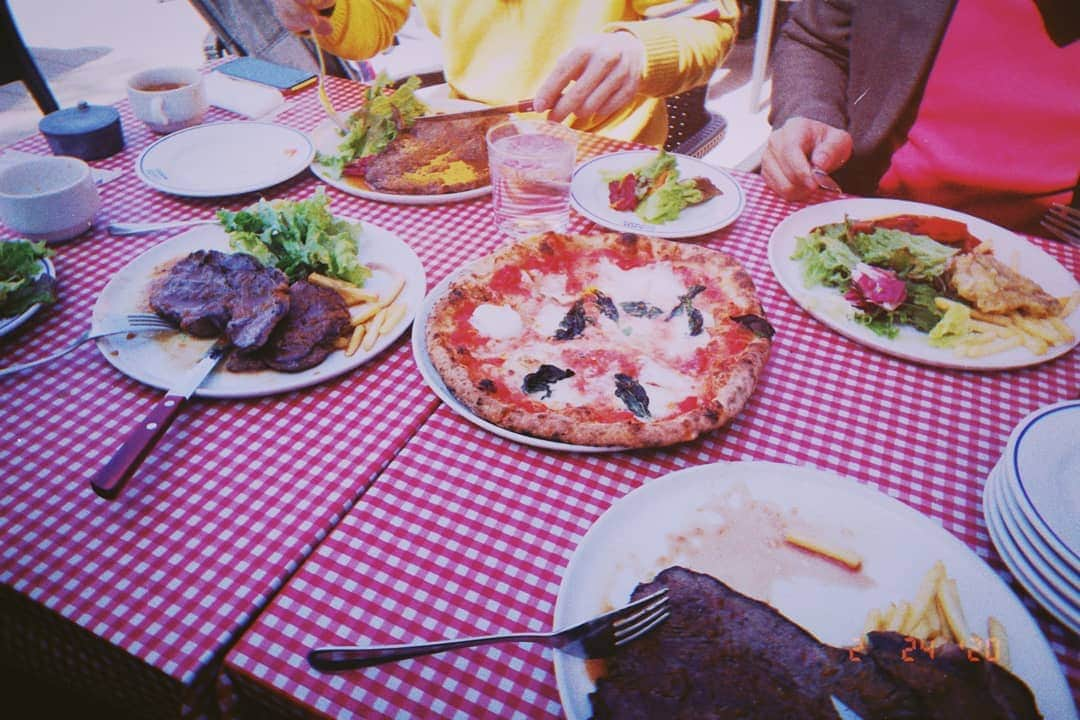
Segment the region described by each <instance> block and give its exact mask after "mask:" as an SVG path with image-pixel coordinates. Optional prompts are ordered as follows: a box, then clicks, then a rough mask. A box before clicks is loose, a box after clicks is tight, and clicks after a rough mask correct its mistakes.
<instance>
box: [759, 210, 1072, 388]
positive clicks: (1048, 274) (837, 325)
mask: <svg viewBox="0 0 1080 720" xmlns="http://www.w3.org/2000/svg"><path fill="white" fill-rule="evenodd" d="M902 213H912V214H917V215H932V216H935V217H942V218H950V219H953V220H959V221H961V222H965V223H967V226H968V230H970V231H971V234H972V235H974V236H975V237H977V238H979V239H980V240H983V241H984V242H987V243H989V244H990V245H991V246H992V247H993V248H994V254H995V255H996V256H997V257H998V258H999V259H1000V260H1001V261H1002V262H1004V263H1006V264H1007V265H1010V266H1012V267H1013V268H1015V269H1016V270H1018V271H1019V272H1021V273H1023V274H1024V275H1026V276H1027V277H1029V278H1031V279H1032V280H1034V281H1035V282H1037V283H1039V284H1040V285H1041V286H1042V287H1043V289H1044V290H1046V291H1047V292H1048V293H1050V294H1051V295H1054V296H1055V297H1062V296H1066V295H1069V294H1071V293H1073V292H1076V290H1077V288H1078V287H1080V285H1078V283H1077V282H1076V278H1074V277H1073V276H1072V273H1070V272H1069V271H1068V270H1066V269H1065V268H1064V267H1063V266H1062V265H1061V263H1059V262H1058V261H1057V260H1055V259H1054V258H1052V257H1050V255H1048V254H1046V253H1045V252H1043V251H1042V250H1041V249H1040V248H1038V247H1036V246H1035V245H1033V244H1031V243H1030V242H1028V241H1027V240H1024V239H1023V238H1021V237H1020V236H1018V235H1016V234H1015V233H1013V232H1011V231H1009V230H1006V229H1005V228H1002V227H999V226H997V225H994V224H993V223H989V222H987V221H985V220H981V219H979V218H976V217H973V216H971V215H967V214H965V213H961V212H957V211H955V210H949V209H947V208H941V207H936V206H934V205H926V204H923V203H916V202H907V201H903V200H888V199H879V198H853V199H849V200H834V201H832V202H827V203H822V204H820V205H811V206H810V207H807V208H805V209H803V210H800V211H798V212H796V213H794V214H792V215H790V216H789V217H787V218H786V219H784V221H783V222H781V223H780V224H779V225H777V226H776V228H775V229H774V230H773V233H772V236H771V237H770V238H769V264H770V265H771V266H772V270H773V273H774V274H775V275H776V279H777V280H779V281H780V284H781V285H782V286H783V288H784V290H786V291H787V293H788V294H789V295H791V297H792V298H794V300H795V302H797V303H798V304H799V305H801V306H802V308H803V309H804V310H806V311H807V312H808V313H810V314H811V315H813V316H814V317H815V318H817V319H818V320H820V321H821V322H823V323H824V324H825V325H827V326H828V327H830V328H832V329H833V330H835V331H836V332H838V333H840V334H841V335H844V336H845V337H847V338H850V339H851V340H854V341H855V342H858V343H861V344H863V345H866V346H868V347H871V348H874V349H875V350H879V351H880V352H883V353H886V354H888V355H893V356H895V357H898V358H902V359H904V360H913V361H915V362H919V363H924V364H926V365H932V366H936V367H944V368H957V369H962V370H1002V369H1006V368H1017V367H1025V366H1028V365H1037V364H1039V363H1043V362H1046V361H1047V360H1052V359H1053V358H1056V357H1059V356H1061V355H1064V354H1065V353H1067V352H1069V350H1070V349H1072V348H1073V347H1074V346H1075V345H1076V343H1077V342H1078V340H1074V341H1073V342H1072V343H1070V344H1066V345H1059V346H1057V347H1055V348H1051V349H1050V350H1049V351H1048V352H1047V353H1045V354H1044V355H1036V354H1034V353H1032V352H1031V351H1030V350H1028V349H1027V348H1024V347H1017V348H1013V349H1011V350H1006V351H1004V352H1001V353H997V354H994V355H987V356H984V357H981V358H967V357H963V356H961V355H959V354H957V353H956V352H955V351H954V350H953V349H951V348H938V347H933V346H932V345H930V342H929V339H928V337H927V335H926V333H922V332H919V331H918V330H915V329H914V328H911V327H906V326H905V327H901V328H900V334H899V335H898V336H897V337H895V338H886V337H882V336H880V335H878V334H876V333H874V331H873V330H871V329H870V328H868V327H866V326H865V325H862V324H860V323H858V322H856V321H855V320H854V318H853V315H854V308H853V307H852V305H851V303H849V302H848V301H847V300H845V299H844V297H843V295H841V293H840V292H838V291H837V290H836V289H835V288H829V287H824V286H820V287H807V286H806V283H805V282H804V280H803V268H802V263H801V261H798V260H792V259H791V256H792V255H793V254H794V253H795V243H796V239H797V238H799V237H801V236H804V235H807V234H808V233H809V232H810V231H811V230H813V229H814V228H816V227H818V226H820V225H825V224H827V223H835V222H843V220H844V218H845V217H850V218H852V219H857V220H868V219H872V218H878V217H885V216H888V215H898V214H902ZM1065 322H1066V323H1067V324H1068V325H1069V327H1070V328H1071V329H1072V332H1073V334H1074V335H1075V336H1077V338H1080V311H1074V312H1073V313H1072V314H1071V315H1070V316H1069V317H1068V318H1066V320H1065Z"/></svg>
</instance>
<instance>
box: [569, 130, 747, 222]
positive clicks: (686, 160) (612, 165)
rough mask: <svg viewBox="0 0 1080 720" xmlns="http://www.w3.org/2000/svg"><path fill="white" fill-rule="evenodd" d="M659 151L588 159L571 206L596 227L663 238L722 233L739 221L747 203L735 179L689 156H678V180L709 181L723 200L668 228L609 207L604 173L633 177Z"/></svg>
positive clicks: (577, 176) (693, 209)
mask: <svg viewBox="0 0 1080 720" xmlns="http://www.w3.org/2000/svg"><path fill="white" fill-rule="evenodd" d="M657 152H658V151H656V150H626V151H623V152H616V153H609V154H607V155H601V156H599V157H595V158H593V159H592V160H587V161H586V162H583V163H582V164H581V165H579V166H578V167H577V169H576V170H574V175H573V177H572V178H571V180H570V202H571V203H572V204H573V206H574V209H575V210H577V211H578V212H579V213H581V214H582V215H584V216H585V217H587V218H589V219H590V220H592V221H593V222H594V223H596V224H597V225H602V226H603V227H606V228H610V229H612V230H619V231H626V232H634V233H639V234H641V235H650V236H652V237H662V238H690V237H697V236H698V235H704V234H705V233H709V232H712V231H714V230H719V229H720V228H722V227H725V226H727V225H729V224H731V223H732V222H734V221H735V218H737V217H739V215H740V213H742V211H743V206H744V205H745V204H746V198H745V196H744V194H743V190H742V187H740V186H739V183H737V182H736V181H735V178H734V177H732V176H731V175H729V174H728V173H727V172H726V171H724V170H721V169H720V168H718V167H714V166H712V165H709V164H708V163H704V162H702V161H701V160H698V159H697V158H695V157H690V156H689V155H677V154H674V153H672V154H673V155H674V156H675V164H676V166H677V167H678V168H679V179H680V180H687V179H689V178H693V177H706V178H708V179H709V180H711V181H712V183H713V185H715V186H716V187H717V188H718V189H719V190H720V193H721V194H720V195H718V196H717V197H714V198H711V199H710V200H707V201H705V202H703V203H700V204H698V205H691V206H690V207H687V208H683V210H682V212H680V213H679V217H677V218H675V219H674V220H671V221H668V222H666V223H660V224H653V223H647V222H645V221H644V220H642V219H641V218H639V217H638V216H637V215H635V214H634V212H633V211H631V210H613V209H612V208H611V205H610V204H609V202H608V183H607V181H606V180H604V178H603V174H606V173H614V172H621V173H626V172H630V171H631V170H633V169H635V168H639V167H641V166H642V165H644V164H646V163H648V162H649V161H650V160H652V159H653V158H655V157H656V154H657Z"/></svg>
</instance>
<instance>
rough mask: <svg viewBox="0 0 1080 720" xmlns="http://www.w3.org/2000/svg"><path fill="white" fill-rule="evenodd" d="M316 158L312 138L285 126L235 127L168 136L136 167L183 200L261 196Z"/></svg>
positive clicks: (245, 123)
mask: <svg viewBox="0 0 1080 720" xmlns="http://www.w3.org/2000/svg"><path fill="white" fill-rule="evenodd" d="M314 156H315V147H314V146H313V145H312V144H311V141H310V140H309V139H308V137H307V135H305V134H304V133H302V132H300V131H298V130H293V129H292V128H290V127H286V126H284V125H277V124H274V123H268V122H254V121H243V120H238V121H233V122H219V123H210V124H207V125H196V126H194V127H190V128H187V129H185V130H180V131H178V132H174V133H172V134H171V135H166V136H165V137H163V138H161V139H160V140H158V141H156V142H154V143H153V144H152V145H150V147H148V148H146V149H145V150H143V151H142V153H141V154H140V155H139V157H138V159H137V160H136V161H135V172H136V174H137V175H138V176H139V179H140V180H142V181H143V182H144V183H146V184H147V185H149V186H150V187H152V188H155V189H157V190H160V191H162V192H165V193H171V194H173V195H181V196H183V197H224V196H227V195H240V194H242V193H247V192H253V191H255V190H262V189H263V188H268V187H270V186H272V185H277V184H278V183H280V182H284V181H285V180H288V179H289V178H291V177H293V176H294V175H296V174H298V173H300V172H302V171H303V170H304V168H306V167H307V166H308V165H309V164H310V163H311V159H312V158H313V157H314Z"/></svg>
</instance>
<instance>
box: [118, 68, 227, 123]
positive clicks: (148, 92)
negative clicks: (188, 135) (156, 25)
mask: <svg viewBox="0 0 1080 720" xmlns="http://www.w3.org/2000/svg"><path fill="white" fill-rule="evenodd" d="M127 95H128V100H130V101H131V109H132V111H133V112H134V113H135V117H137V118H139V119H140V120H142V121H143V122H144V123H146V125H147V127H149V128H150V129H151V130H153V131H154V132H156V133H161V134H164V133H171V132H175V131H176V130H181V129H183V128H186V127H191V126H192V125H198V124H199V123H200V122H202V119H203V116H204V115H206V111H207V109H208V108H209V107H210V104H209V102H207V99H206V83H205V81H204V80H203V75H202V73H200V72H199V71H198V70H195V69H193V68H185V67H160V68H151V69H150V70H143V71H142V72H138V73H135V74H134V75H132V76H131V78H129V79H128V85H127Z"/></svg>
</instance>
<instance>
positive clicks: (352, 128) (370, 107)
mask: <svg viewBox="0 0 1080 720" xmlns="http://www.w3.org/2000/svg"><path fill="white" fill-rule="evenodd" d="M389 86H390V80H389V78H387V76H386V74H385V73H380V74H379V76H378V77H377V78H375V81H374V82H373V83H372V84H371V85H369V86H368V88H367V89H366V90H365V91H364V104H363V105H362V106H361V107H360V109H359V110H357V111H356V112H354V113H353V114H352V115H351V116H350V117H349V122H348V125H349V132H348V133H347V134H346V135H345V136H344V139H343V140H342V141H341V144H340V145H338V148H337V152H336V153H333V154H326V153H318V154H316V156H315V161H316V162H318V163H319V164H320V165H322V166H323V167H324V168H325V169H326V172H327V173H328V174H330V175H331V176H333V177H335V178H337V177H340V176H341V172H342V170H343V169H344V168H345V166H346V165H348V164H349V163H351V162H353V161H354V160H358V159H359V158H363V157H367V156H369V155H377V154H379V153H381V152H382V151H383V150H385V149H386V147H387V146H388V145H389V144H390V143H391V142H393V140H394V139H395V138H397V136H398V135H399V134H400V133H401V131H403V130H406V129H408V128H410V127H412V126H413V123H414V122H415V121H416V118H418V117H420V116H421V115H426V114H427V112H428V107H427V105H425V104H424V103H423V102H422V101H421V100H420V99H419V98H417V97H416V95H415V92H416V90H417V89H418V88H419V87H420V78H418V77H416V76H415V75H414V76H412V77H410V78H409V79H408V80H406V81H405V82H403V83H402V84H401V85H399V86H397V87H396V88H395V89H394V90H393V92H391V93H389V94H388V93H386V92H385V91H386V88H388V87H389Z"/></svg>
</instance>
